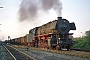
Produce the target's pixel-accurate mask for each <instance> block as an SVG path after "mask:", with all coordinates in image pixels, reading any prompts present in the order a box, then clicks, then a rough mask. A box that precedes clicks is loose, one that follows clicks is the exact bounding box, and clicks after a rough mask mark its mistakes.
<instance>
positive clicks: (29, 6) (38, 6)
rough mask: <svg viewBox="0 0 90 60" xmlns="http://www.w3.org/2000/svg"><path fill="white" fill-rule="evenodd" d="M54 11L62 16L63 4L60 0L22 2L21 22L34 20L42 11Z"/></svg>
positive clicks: (28, 0) (29, 0)
mask: <svg viewBox="0 0 90 60" xmlns="http://www.w3.org/2000/svg"><path fill="white" fill-rule="evenodd" d="M50 9H54V10H55V11H56V13H57V15H58V16H61V10H62V3H61V2H60V1H59V0H22V2H21V4H20V9H19V18H20V19H19V20H20V21H24V20H32V19H33V20H34V19H36V18H37V16H38V12H39V11H40V10H42V11H43V12H44V11H46V12H47V11H48V10H50Z"/></svg>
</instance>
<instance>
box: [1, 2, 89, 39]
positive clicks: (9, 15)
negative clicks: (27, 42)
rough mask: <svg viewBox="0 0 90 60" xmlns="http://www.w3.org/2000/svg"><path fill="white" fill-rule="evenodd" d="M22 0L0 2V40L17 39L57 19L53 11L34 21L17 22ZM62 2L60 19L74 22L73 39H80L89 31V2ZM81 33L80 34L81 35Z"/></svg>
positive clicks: (41, 15)
mask: <svg viewBox="0 0 90 60" xmlns="http://www.w3.org/2000/svg"><path fill="white" fill-rule="evenodd" d="M21 1H22V0H0V6H3V8H0V24H1V25H0V39H1V40H6V39H8V36H10V37H11V38H17V37H20V36H24V35H26V34H28V33H29V30H30V29H32V28H34V27H36V26H40V25H43V24H45V23H47V22H49V21H52V20H55V19H57V17H58V16H57V14H56V12H55V11H53V10H50V11H49V12H42V13H40V16H39V17H38V19H37V20H36V21H34V22H33V21H27V20H26V21H23V22H20V21H19V13H18V11H19V8H20V4H21ZM60 1H61V2H62V7H63V9H62V15H61V16H62V18H65V19H68V20H69V21H70V22H75V24H76V30H75V31H70V33H74V35H73V36H74V37H81V36H82V35H84V33H85V31H88V30H90V27H89V25H90V0H60ZM81 32H82V33H81Z"/></svg>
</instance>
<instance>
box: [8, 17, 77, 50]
mask: <svg viewBox="0 0 90 60" xmlns="http://www.w3.org/2000/svg"><path fill="white" fill-rule="evenodd" d="M70 30H76V26H75V23H74V22H72V23H70V22H69V21H68V20H67V19H63V18H62V17H58V19H57V20H54V21H51V22H48V23H46V24H44V25H42V26H39V27H35V28H33V29H31V30H29V34H27V35H25V36H23V37H18V38H14V39H11V40H8V41H9V43H12V44H24V45H28V46H31V47H37V48H47V49H57V50H61V49H63V48H65V49H67V50H70V47H71V46H72V45H73V44H74V42H73V40H72V38H70V37H69V36H72V35H73V33H69V31H70ZM6 42H7V41H6Z"/></svg>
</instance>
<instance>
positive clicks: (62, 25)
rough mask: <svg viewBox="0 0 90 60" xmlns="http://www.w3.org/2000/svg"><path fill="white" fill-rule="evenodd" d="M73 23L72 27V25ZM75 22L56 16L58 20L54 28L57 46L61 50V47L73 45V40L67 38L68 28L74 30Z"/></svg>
mask: <svg viewBox="0 0 90 60" xmlns="http://www.w3.org/2000/svg"><path fill="white" fill-rule="evenodd" d="M72 25H73V27H72ZM75 29H76V27H75V24H74V23H72V24H71V23H69V21H68V20H67V19H62V17H58V21H57V23H56V30H57V31H58V35H59V37H58V48H59V49H60V50H61V49H62V48H66V49H67V50H69V49H70V46H72V45H73V40H72V39H70V38H69V35H72V34H71V33H69V31H70V30H75Z"/></svg>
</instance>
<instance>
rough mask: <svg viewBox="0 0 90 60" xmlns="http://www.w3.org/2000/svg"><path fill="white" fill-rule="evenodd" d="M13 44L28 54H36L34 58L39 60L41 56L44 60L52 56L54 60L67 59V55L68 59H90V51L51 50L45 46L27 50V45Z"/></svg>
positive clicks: (48, 59)
mask: <svg viewBox="0 0 90 60" xmlns="http://www.w3.org/2000/svg"><path fill="white" fill-rule="evenodd" d="M12 46H13V47H15V48H17V49H19V50H21V51H23V52H25V53H27V54H30V55H32V56H34V58H36V59H38V60H40V59H39V58H41V59H42V57H43V60H44V59H45V58H47V59H46V60H50V57H51V58H52V60H53V59H56V60H60V59H61V58H63V60H65V58H66V57H67V56H68V58H66V60H72V58H74V59H73V60H90V52H84V51H75V50H71V51H63V50H62V51H57V50H49V49H44V48H33V47H30V48H29V51H25V50H26V48H25V46H17V45H12ZM62 56H63V57H62ZM38 57H39V58H38ZM61 60H62V59H61Z"/></svg>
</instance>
